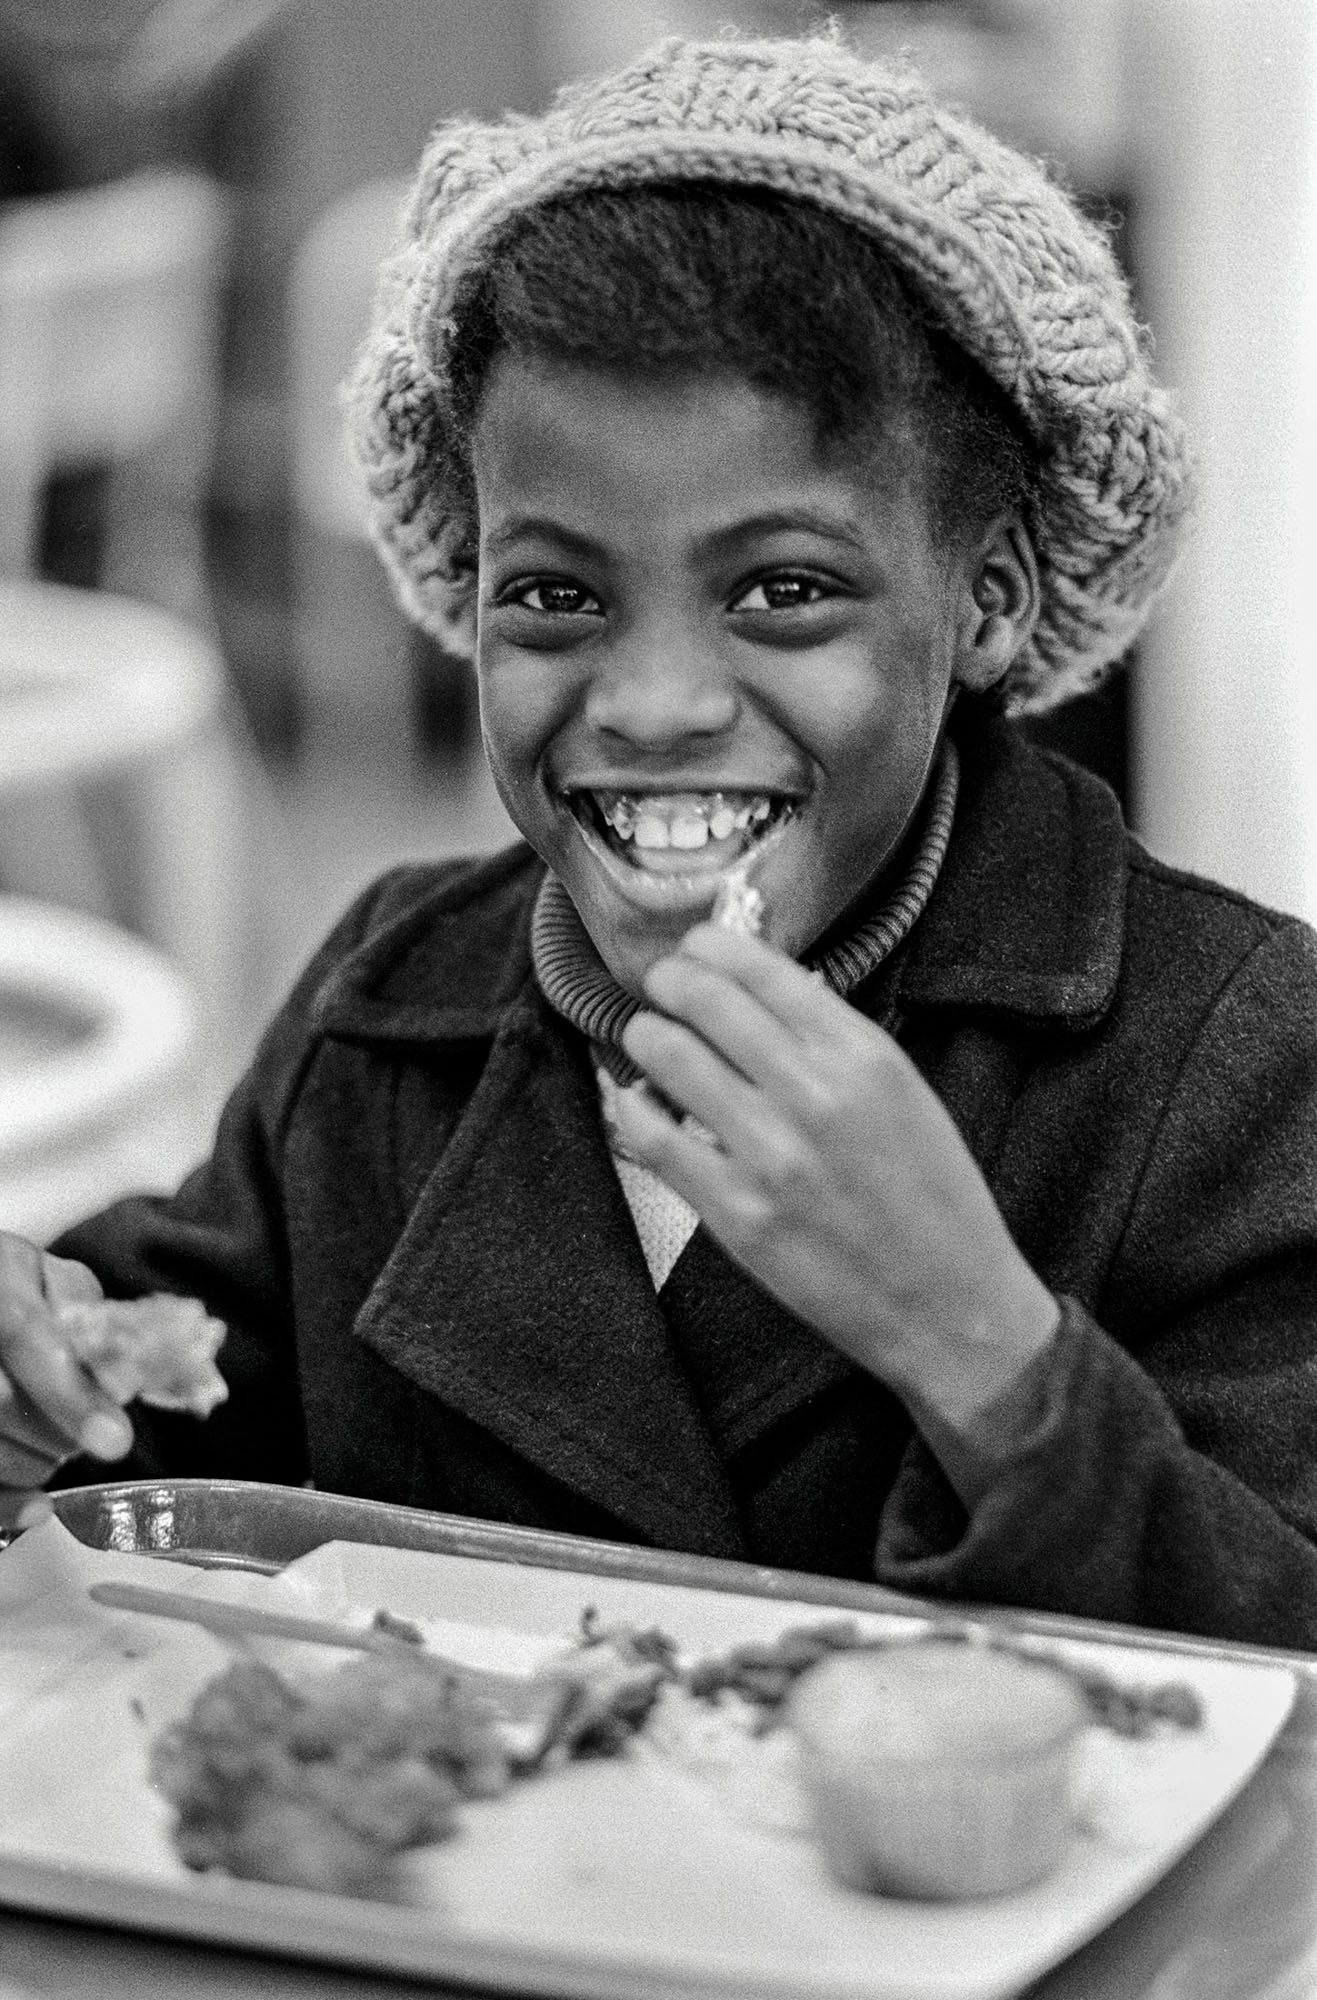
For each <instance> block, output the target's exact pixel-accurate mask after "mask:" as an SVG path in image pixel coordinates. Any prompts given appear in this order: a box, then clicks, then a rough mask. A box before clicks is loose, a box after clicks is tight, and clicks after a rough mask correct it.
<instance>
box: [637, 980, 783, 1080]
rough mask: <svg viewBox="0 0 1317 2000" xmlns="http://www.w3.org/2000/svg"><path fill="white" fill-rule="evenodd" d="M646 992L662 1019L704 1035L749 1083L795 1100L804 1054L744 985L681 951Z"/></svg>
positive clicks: (775, 1018)
mask: <svg viewBox="0 0 1317 2000" xmlns="http://www.w3.org/2000/svg"><path fill="white" fill-rule="evenodd" d="M645 991H646V995H647V997H648V998H649V999H650V1000H652V1001H653V1003H654V1005H655V1006H656V1007H657V1008H658V1009H660V1011H661V1012H662V1014H664V1015H666V1016H667V1017H669V1018H670V1019H673V1020H679V1021H683V1022H685V1023H686V1025H687V1026H689V1027H691V1028H693V1029H694V1030H695V1031H696V1033H697V1034H699V1035H702V1036H703V1038H704V1040H705V1041H706V1042H707V1043H708V1044H709V1045H710V1047H711V1048H714V1049H716V1050H717V1051H718V1053H719V1054H720V1055H721V1056H724V1057H725V1058H726V1060H727V1061H728V1062H729V1063H730V1064H731V1065H732V1066H733V1067H734V1068H735V1069H737V1070H738V1071H739V1072H740V1073H741V1075H742V1076H743V1077H745V1078H747V1079H748V1081H750V1082H751V1083H755V1084H758V1085H759V1086H760V1088H761V1089H765V1090H767V1091H768V1092H769V1094H770V1095H772V1096H774V1097H777V1098H779V1099H780V1100H781V1101H783V1102H786V1103H789V1102H791V1101H792V1099H793V1097H794V1095H795V1094H796V1092H797V1090H798V1087H799V1085H800V1082H801V1077H802V1068H803V1064H802V1057H803V1055H804V1050H803V1049H802V1046H801V1043H800V1041H799V1040H798V1038H797V1037H796V1036H795V1035H794V1034H793V1033H792V1032H791V1030H790V1029H788V1028H784V1027H783V1025H782V1022H781V1021H780V1020H779V1019H778V1018H777V1016H776V1015H775V1014H771V1013H770V1012H769V1011H768V1009H767V1008H766V1007H764V1006H763V1005H761V1003H760V1002H759V1001H758V1000H757V999H756V998H755V997H754V995H753V994H751V993H747V992H746V990H745V988H744V987H743V986H741V985H739V984H737V983H734V982H733V981H731V980H729V979H728V977H727V975H726V974H725V973H723V972H721V971H720V970H718V969H717V968H716V967H714V966H711V965H709V964H707V963H706V962H705V961H704V960H702V959H698V958H694V957H690V956H688V955H687V954H686V953H685V952H684V951H679V952H674V953H672V955H671V956H670V957H668V958H661V959H658V960H656V962H655V963H654V964H653V965H652V966H651V967H650V969H649V971H648V973H647V974H646V975H645ZM633 1053H634V1052H633ZM636 1060H637V1061H638V1060H639V1058H638V1057H637V1058H636Z"/></svg>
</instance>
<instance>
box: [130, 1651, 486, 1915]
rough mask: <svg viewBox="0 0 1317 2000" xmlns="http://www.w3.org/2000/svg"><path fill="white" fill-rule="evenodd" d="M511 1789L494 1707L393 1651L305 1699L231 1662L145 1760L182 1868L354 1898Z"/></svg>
mask: <svg viewBox="0 0 1317 2000" xmlns="http://www.w3.org/2000/svg"><path fill="white" fill-rule="evenodd" d="M509 1776H510V1763H509V1759H508V1757H507V1754H506V1752H505V1751H504V1749H503V1747H502V1745H501V1744H500V1742H499V1740H498V1734H497V1730H496V1728H495V1724H494V1717H493V1712H492V1710H491V1709H490V1707H489V1705H488V1704H487V1703H481V1702H480V1701H478V1700H476V1699H474V1698H473V1697H471V1696H470V1695H468V1694H467V1693H466V1691H465V1690H464V1689H463V1687H462V1685H461V1682H460V1680H459V1679H458V1678H457V1677H456V1676H455V1675H452V1674H448V1673H444V1672H443V1671H441V1670H440V1669H437V1668H436V1667H435V1666H434V1665H433V1664H432V1663H431V1662H430V1661H428V1660H427V1659H426V1657H425V1655H424V1654H423V1653H422V1652H420V1651H419V1650H417V1649H415V1648H409V1647H408V1646H407V1645H406V1644H405V1643H401V1642H400V1644H399V1647H398V1658H397V1659H396V1660H394V1659H391V1658H386V1657H385V1656H383V1655H381V1654H365V1655H362V1656H361V1657H360V1658H358V1659H354V1660H353V1661H351V1662H350V1664H348V1665H346V1666H343V1667H340V1668H338V1669H337V1670H336V1671H335V1672H333V1673H332V1674H330V1675H327V1676H326V1677H325V1680H324V1683H323V1685H322V1686H321V1687H319V1688H317V1689H316V1690H315V1691H313V1692H306V1693H304V1692H302V1691H300V1690H297V1689H294V1688H293V1687H291V1686H290V1685H289V1683H288V1682H287V1681H285V1680H284V1679H283V1678H282V1677H281V1676H280V1675H279V1674H277V1673H274V1672H273V1671H272V1670H271V1669H270V1668H269V1667H265V1666H262V1665H260V1664H259V1662H257V1661H255V1660H245V1659H244V1660H238V1661H236V1662H235V1663H234V1665H232V1666H231V1667H229V1668H228V1669H227V1670H226V1671H225V1672H224V1673H222V1674H221V1675H219V1677H218V1678H217V1679H216V1680H213V1681H211V1682H210V1683H209V1684H208V1685H207V1686H206V1687H205V1688H203V1690H202V1692H201V1694H200V1695H199V1696H198V1697H197V1700H196V1701H195V1703H194V1704H193V1707H192V1710H191V1712H190V1714H189V1715H188V1716H187V1717H186V1719H185V1720H184V1721H182V1722H181V1723H178V1724H176V1725H175V1727H173V1728H172V1729H170V1730H168V1731H167V1732H166V1733H165V1735H164V1736H163V1737H162V1738H161V1739H160V1740H159V1742H158V1743H157V1744H156V1746H155V1749H154V1751H153V1753H152V1758H151V1778H152V1782H153V1783H154V1784H155V1785H156V1787H157V1788H158V1789H159V1790H160V1791H161V1792H163V1793H164V1795H165V1797H166V1798H168V1799H169V1800H170V1802H171V1803H172V1804H173V1806H174V1808H175V1810H176V1813H177V1819H176V1822H175V1828H174V1843H175V1846H176V1847H177V1849H178V1852H179V1854H180V1856H181V1858H182V1859H183V1860H184V1861H185V1862H186V1863H187V1865H188V1867H189V1868H195V1869H198V1870H209V1869H214V1868H219V1869H224V1870H226V1871H227V1872H228V1873H229V1874H231V1875H239V1876H244V1877H248V1878H251V1879H255V1880H258V1881H263V1882H286V1883H295V1884H297V1885H298V1886H299V1887H303V1888H313V1889H334V1890H339V1891H341V1892H345V1893H351V1894H357V1895H370V1894H377V1893H379V1892H380V1891H381V1889H382V1888H384V1887H385V1886H386V1884H387V1879H388V1875H389V1870H390V1865H391V1863H392V1861H393V1859H394V1857H395V1856H396V1855H398V1854H399V1853H401V1852H402V1851H403V1850H404V1849H406V1848H409V1847H417V1846H420V1845H422V1844H424V1843H425V1842H428V1841H435V1840H443V1839H445V1838H446V1837H447V1836H448V1835H449V1834H450V1833H451V1832H452V1831H453V1828H454V1826H455V1825H456V1812H455V1808H456V1806H457V1804H458V1801H459V1800H460V1799H463V1798H492V1797H494V1796H496V1795H497V1794H498V1793H499V1792H501V1791H503V1790H504V1789H505V1788H506V1786H507V1784H508V1781H509Z"/></svg>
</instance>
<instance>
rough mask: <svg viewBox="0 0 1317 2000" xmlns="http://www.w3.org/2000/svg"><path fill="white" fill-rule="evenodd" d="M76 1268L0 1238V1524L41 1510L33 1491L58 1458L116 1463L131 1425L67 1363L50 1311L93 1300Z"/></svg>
mask: <svg viewBox="0 0 1317 2000" xmlns="http://www.w3.org/2000/svg"><path fill="white" fill-rule="evenodd" d="M100 1297H101V1287H100V1284H99V1283H98V1281H97V1279H96V1278H95V1277H94V1276H93V1274H92V1273H91V1272H90V1271H89V1270H88V1269H87V1268H86V1266H85V1265H83V1264H75V1263H74V1262H72V1261H71V1260H70V1259H69V1258H65V1257H52V1256H51V1255H50V1254H49V1252H47V1251H42V1250H38V1249H36V1248H35V1247H34V1245H32V1244H31V1243H28V1242H25V1241H24V1239H23V1238H22V1237H20V1236H9V1235H5V1234H3V1233H0V1489H2V1490H0V1524H2V1525H4V1526H7V1527H12V1526H13V1525H14V1524H15V1523H16V1522H17V1521H18V1520H19V1519H20V1517H23V1518H24V1519H26V1518H30V1517H31V1516H33V1515H34V1514H35V1513H38V1512H39V1511H40V1509H41V1505H42V1503H41V1501H40V1498H39V1494H38V1489H39V1488H40V1487H41V1486H42V1485H44V1483H45V1482H46V1480H48V1479H49V1478H50V1476H51V1474H52V1473H53V1472H55V1471H56V1469H57V1468H58V1467H59V1466H60V1465H62V1464H63V1463H64V1461H65V1459H68V1458H73V1457H74V1456H76V1454H77V1453H79V1452H89V1453H90V1454H91V1455H92V1456H93V1457H96V1458H104V1459H116V1458H122V1457H123V1455H124V1453H125V1452H126V1451H127V1450H128V1448H129V1446H130V1445H131V1444H132V1441H133V1433H132V1427H131V1425H130V1424H129V1422H128V1419H127V1417H125V1415H124V1413H123V1411H122V1410H121V1409H120V1408H119V1406H118V1404H117V1403H115V1402H113V1401H112V1400H111V1399H110V1398H109V1397H108V1396H106V1395H104V1394H102V1392H101V1391H100V1390H99V1389H98V1388H97V1387H96V1385H95V1383H94V1382H93V1381H92V1379H91V1377H90V1375H89V1374H88V1373H87V1371H86V1369H85V1368H83V1367H81V1366H80V1365H79V1363H78V1362H77V1361H76V1360H75V1359H74V1357H73V1354H72V1353H71V1351H70V1349H69V1346H68V1344H67V1340H66V1338H65V1336H64V1334H63V1333H62V1332H61V1330H60V1327H59V1323H58V1319H57V1313H58V1309H59V1308H60V1307H61V1306H64V1305H71V1304H74V1303H76V1302H80V1301H86V1300H93V1299H99V1298H100Z"/></svg>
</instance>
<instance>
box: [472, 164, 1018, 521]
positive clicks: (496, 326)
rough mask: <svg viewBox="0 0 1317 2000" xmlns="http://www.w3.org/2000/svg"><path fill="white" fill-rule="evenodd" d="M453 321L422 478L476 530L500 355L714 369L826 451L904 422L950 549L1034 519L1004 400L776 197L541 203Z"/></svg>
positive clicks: (846, 229)
mask: <svg viewBox="0 0 1317 2000" xmlns="http://www.w3.org/2000/svg"><path fill="white" fill-rule="evenodd" d="M802 307H804V308H805V309H804V310H802ZM452 321H453V332H452V337H451V339H450V342H449V349H448V374H447V378H446V380H445V382H444V383H442V384H441V385H440V397H441V408H442V413H443V414H442V421H441V450H440V453H439V455H438V456H437V460H436V467H435V473H436V478H438V479H441V480H442V479H445V478H446V479H448V480H450V481H451V484H452V493H453V506H454V512H455V514H460V513H462V512H464V511H465V512H467V513H468V514H469V516H470V519H471V521H472V524H474V495H473V494H471V493H470V492H469V491H468V490H467V487H468V480H469V445H470V438H471V432H472V428H473V425H474V422H475V419H476V416H477V414H478V410H479V404H480V397H481V393H482V391H483V388H484V385H485V381H486V378H487V376H488V373H489V369H490V367H491V365H492V363H493V361H494V359H495V357H496V356H497V355H498V354H499V353H501V352H504V351H511V352H514V353H519V354H529V355H539V356H550V357H554V358H557V359H560V360H565V361H568V362H573V363H577V364H579V365H583V366H585V367H596V368H603V369H632V370H636V371H637V372H639V373H641V374H648V375H651V376H664V375H671V374H686V373H691V372H698V373H720V372H726V373H727V374H729V375H735V376H738V377H740V378H741V379H743V380H745V381H748V382H750V383H752V384H753V385H754V386H755V387H756V388H758V389H761V390H766V391H768V392H770V393H772V394H775V395H778V396H781V397H783V398H785V399H787V400H789V401H791V402H794V403H797V404H799V405H800V406H802V407H803V408H804V409H805V411H806V412H807V413H808V415H809V416H810V417H811V418H812V419H813V423H814V432H815V440H816V443H817V444H818V446H819V448H820V450H821V451H822V452H823V453H825V454H832V453H837V452H840V453H843V454H845V453H848V452H850V451H853V450H857V449H858V450H863V448H864V447H865V446H866V445H869V444H871V443H872V442H874V441H875V440H876V439H878V438H881V437H884V436H891V437H892V438H893V439H894V440H895V441H896V442H897V443H898V445H899V444H900V443H902V442H903V441H904V439H903V435H902V433H903V429H904V427H905V426H907V425H909V426H910V427H911V428H912V430H913V432H914V433H915V434H916V437H917V443H918V447H919V450H920V457H921V460H922V463H921V464H919V465H917V466H916V467H915V468H914V470H915V471H916V473H917V474H922V479H923V491H924V493H925V496H926V498H927V500H928V502H929V505H930V509H931V513H932V517H933V520H934V523H935V525H936V527H937V529H938V530H939V531H940V532H941V534H942V536H943V538H944V539H945V540H946V541H948V542H950V541H954V540H958V539H959V538H961V537H967V536H969V535H971V534H973V533H974V532H975V531H976V530H977V529H979V528H981V527H983V526H986V525H987V523H988V522H989V521H990V520H992V519H993V518H994V517H995V516H997V515H999V514H1002V513H1007V512H1011V511H1019V512H1021V513H1027V510H1028V503H1029V496H1030V489H1031V485H1032V476H1033V468H1034V453H1033V448H1032V445H1031V443H1030V441H1029V437H1028V433H1027V431H1026V430H1025V427H1024V422H1023V419H1022V418H1021V416H1020V414H1019V412H1018V411H1017V410H1016V409H1015V407H1014V405H1013V404H1012V402H1011V400H1010V398H1009V397H1008V396H1007V395H1006V394H1005V392H1004V391H1003V390H1001V389H999V388H998V387H997V385H996V383H995V382H993V381H992V380H991V379H990V378H989V376H988V375H986V374H985V373H984V371H983V369H982V368H980V367H979V365H978V363H977V362H975V361H973V360H971V358H970V357H969V355H968V354H966V352H965V350H964V349H963V348H962V347H960V346H958V345H957V343H956V342H955V341H954V340H952V339H951V337H950V336H949V335H948V334H947V333H946V332H945V331H944V329H942V328H941V327H939V326H938V325H936V323H935V322H934V321H933V320H932V318H931V316H930V313H929V310H928V308H927V306H926V305H925V304H924V302H923V301H922V300H920V299H919V297H918V295H917V294H916V293H915V292H914V291H913V289H912V288H911V286H910V285H909V283H908V282H907V281H906V280H905V279H904V278H903V277H902V275H901V273H900V271H899V269H898V268H897V266H896V265H895V264H894V263H893V261H892V259H891V257H890V256H889V255H888V254H887V252H886V251H885V250H884V249H883V247H882V245H881V244H880V243H879V242H878V241H877V240H876V239H875V238H874V237H872V236H867V235H865V234H864V233H863V232H861V231H860V230H857V229H856V228H855V227H854V226H853V225H852V224H850V223H848V222H844V221H843V220H842V219H841V217H840V216H836V215H829V214H828V213H827V212H826V211H825V210H824V209H820V208H815V207H813V206H811V205H808V204H806V203H804V202H799V201H793V200H790V199H789V198H785V197H783V196H780V195H777V194H774V193H773V192H771V191H770V190H765V189H759V188H727V187H723V186H720V185H717V184H713V185H710V184H708V183H692V184H690V185H686V186H677V187H646V188H632V189H628V190H627V191H625V192H622V193H616V192H613V191H611V190H609V189H591V190H589V191H588V192H586V193H584V194H578V195H572V196H569V197H567V198H566V199H564V200H562V201H552V202H544V203H541V204H540V205H539V206H538V207H536V208H532V209H530V210H528V211H527V212H526V213H525V214H523V215H520V216H518V217H516V218H515V220H514V221H512V222H511V223H510V224H509V225H508V227H507V230H506V232H505V234H504V235H503V237H502V238H500V239H499V241H498V242H497V244H496V245H494V246H493V248H492V249H491V253H490V255H489V257H488V259H487V261H485V262H484V263H482V264H481V265H480V266H479V267H478V268H477V269H476V270H475V271H473V272H469V273H468V274H467V276H466V278H465V279H464V280H463V282H462V284H461V285H460V286H459V287H458V291H457V296H456V298H455V300H454V304H453V313H452Z"/></svg>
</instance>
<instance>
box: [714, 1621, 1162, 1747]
mask: <svg viewBox="0 0 1317 2000" xmlns="http://www.w3.org/2000/svg"><path fill="white" fill-rule="evenodd" d="M934 1640H936V1641H938V1642H941V1643H943V1644H947V1645H972V1646H975V1647H978V1648H981V1649H987V1650H989V1651H993V1652H999V1653H1006V1654H1008V1655H1009V1656H1011V1657H1013V1658H1017V1659H1023V1660H1027V1661H1033V1662H1035V1663H1037V1664H1041V1665H1045V1666H1050V1667H1053V1668H1055V1669H1056V1671H1057V1672H1058V1673H1064V1674H1067V1675H1068V1676H1069V1677H1070V1679H1071V1680H1072V1681H1073V1682H1074V1684H1075V1687H1076V1689H1077V1690H1078V1692H1079V1693H1080V1694H1081V1695H1082V1696H1083V1699H1084V1701H1085V1703H1086V1704H1087V1707H1088V1713H1089V1720H1090V1721H1092V1722H1096V1723H1099V1724H1101V1726H1102V1727H1103V1728H1104V1729H1110V1730H1111V1731H1112V1732H1113V1733H1114V1734H1115V1735H1117V1736H1147V1735H1150V1734H1151V1733H1152V1732H1153V1731H1154V1730H1156V1729H1159V1728H1161V1727H1163V1726H1170V1727H1176V1728H1181V1729H1193V1728H1195V1727H1196V1726H1197V1725H1198V1724H1199V1723H1200V1722H1201V1721H1202V1704H1201V1702H1200V1701H1199V1699H1198V1696H1197V1694H1196V1693H1195V1691H1194V1689H1193V1688H1191V1687H1190V1686H1189V1685H1188V1684H1187V1683H1186V1682H1184V1681H1158V1682H1155V1683H1154V1684H1153V1685H1151V1686H1149V1687H1144V1686H1141V1685H1139V1684H1138V1683H1137V1682H1131V1681H1116V1680H1113V1679H1112V1678H1111V1676H1110V1675H1109V1674H1104V1673H1102V1672H1100V1671H1099V1669H1098V1668H1096V1667H1091V1666H1088V1665H1087V1664H1080V1663H1076V1662H1074V1661H1072V1660H1068V1659H1066V1658H1065V1657H1063V1655H1061V1654H1060V1653H1057V1652H1055V1651H1053V1650H1052V1649H1051V1648H1049V1647H1046V1646H1039V1645H1037V1644H1034V1643H1032V1642H1028V1641H1023V1640H1018V1639H1012V1638H1009V1637H1006V1636H996V1635H993V1634H990V1633H987V1632H985V1631H984V1630H983V1628H982V1627H981V1626H970V1625H964V1624H960V1623H956V1622H952V1621H948V1622H947V1623H945V1624H936V1625H930V1626H929V1627H928V1628H927V1630H926V1631H925V1632H923V1633H921V1634H919V1635H918V1636H917V1637H916V1638H915V1639H899V1640H891V1639H884V1640H878V1641H875V1640H873V1639H872V1638H869V1637H867V1636H866V1635H865V1634H864V1633H863V1632H862V1631H861V1630H860V1627H859V1625H858V1624H857V1623H856V1621H855V1620H854V1619H853V1618H839V1619H833V1620H830V1621H827V1622H825V1623H822V1624H818V1625H801V1626H796V1627H793V1628H792V1629H791V1630H790V1631H787V1632H783V1633H782V1634H781V1636H780V1637H779V1638H777V1639H774V1640H772V1641H771V1642H770V1643H767V1644H766V1643H764V1642H762V1641H760V1642H753V1641H752V1642H751V1643H749V1644H747V1645H741V1646H733V1647H732V1648H731V1649H730V1651H729V1652H727V1653H723V1654H720V1655H716V1656H714V1657H712V1658H709V1659H706V1660H700V1661H698V1662H697V1663H696V1665H695V1666H694V1667H692V1668H691V1670H690V1672H689V1674H688V1676H687V1680H688V1684H689V1686H690V1688H691V1691H692V1693H694V1694H698V1695H701V1696H704V1697H705V1698H707V1699H716V1698H717V1697H718V1696H719V1695H720V1694H721V1693H722V1692H723V1691H724V1690H730V1691H733V1692H735V1693H736V1694H739V1695H741V1696H743V1697H744V1698H745V1700H746V1701H748V1702H751V1703H753V1704H754V1705H755V1707H756V1708H757V1709H758V1710H759V1711H760V1721H759V1727H760V1728H761V1729H765V1728H771V1727H772V1726H773V1725H774V1723H775V1722H776V1721H777V1720H778V1713H779V1711H780V1710H781V1708H782V1706H783V1704H784V1702H785V1701H786V1699H787V1696H788V1695H789V1694H790V1692H791V1690H792V1688H793V1687H794V1686H795V1684H796V1681H797V1680H798V1679H799V1678H800V1676H801V1674H802V1673H804V1672H805V1670H806V1669H807V1668H808V1667H812V1666H816V1665H817V1664H818V1662H819V1661H820V1660H824V1659H827V1658H828V1657H830V1656H831V1655H832V1654H834V1653H846V1652H855V1651H870V1652H872V1651H875V1650H879V1649H883V1650H886V1649H889V1648H890V1647H892V1646H893V1645H900V1646H905V1645H913V1644H927V1643H928V1642H930V1641H934Z"/></svg>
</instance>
